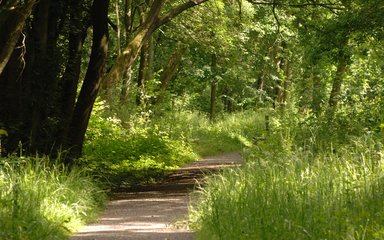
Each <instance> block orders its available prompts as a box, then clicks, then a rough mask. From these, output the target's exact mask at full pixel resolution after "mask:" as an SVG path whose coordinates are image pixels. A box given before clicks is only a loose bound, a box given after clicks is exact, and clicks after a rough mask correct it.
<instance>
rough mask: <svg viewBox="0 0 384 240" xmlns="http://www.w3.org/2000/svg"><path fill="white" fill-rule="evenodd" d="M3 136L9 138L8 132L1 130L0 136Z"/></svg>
mask: <svg viewBox="0 0 384 240" xmlns="http://www.w3.org/2000/svg"><path fill="white" fill-rule="evenodd" d="M1 135H5V136H8V132H7V131H5V130H4V129H0V136H1Z"/></svg>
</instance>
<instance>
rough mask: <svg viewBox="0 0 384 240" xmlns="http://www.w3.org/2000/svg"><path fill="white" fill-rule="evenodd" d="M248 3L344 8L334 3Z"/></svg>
mask: <svg viewBox="0 0 384 240" xmlns="http://www.w3.org/2000/svg"><path fill="white" fill-rule="evenodd" d="M247 1H248V2H249V3H252V4H255V5H272V6H275V5H279V6H287V7H293V8H304V7H323V8H328V9H332V10H344V9H345V8H344V7H343V6H342V5H340V4H336V3H298V4H286V3H276V2H275V1H272V2H265V1H254V0H247Z"/></svg>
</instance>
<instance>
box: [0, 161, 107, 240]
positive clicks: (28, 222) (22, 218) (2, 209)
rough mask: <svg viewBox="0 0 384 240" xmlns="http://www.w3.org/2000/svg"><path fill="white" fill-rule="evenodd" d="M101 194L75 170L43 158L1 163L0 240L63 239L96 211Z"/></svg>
mask: <svg viewBox="0 0 384 240" xmlns="http://www.w3.org/2000/svg"><path fill="white" fill-rule="evenodd" d="M104 199H105V195H104V193H103V192H102V191H101V190H100V188H99V187H98V186H97V185H96V184H95V183H94V181H93V180H92V179H91V178H89V177H87V176H85V174H84V173H83V172H81V171H80V170H79V169H73V170H71V171H67V170H65V169H64V168H62V167H60V166H58V165H52V164H51V163H50V162H49V160H48V159H45V158H17V157H11V158H8V159H4V158H3V159H1V165H0V239H12V240H54V239H67V238H68V235H69V234H70V233H71V232H72V231H75V230H76V229H77V228H78V227H79V226H80V225H81V224H84V222H85V221H86V220H88V219H90V218H92V216H94V214H95V213H96V212H97V210H99V209H100V207H101V206H102V204H103V202H104Z"/></svg>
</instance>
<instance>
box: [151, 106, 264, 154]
mask: <svg viewBox="0 0 384 240" xmlns="http://www.w3.org/2000/svg"><path fill="white" fill-rule="evenodd" d="M266 114H267V112H266V111H259V112H254V111H244V112H238V113H232V114H226V115H223V116H221V117H220V118H218V119H217V120H215V121H214V122H210V121H209V119H208V117H207V116H206V115H204V114H201V113H198V112H173V113H172V114H170V115H168V116H166V117H164V118H162V119H160V120H159V121H158V123H159V125H160V126H161V129H163V130H164V131H166V132H168V133H169V134H170V136H171V137H172V138H178V139H180V138H182V139H185V140H187V141H188V142H189V143H190V144H191V146H192V148H193V150H194V151H195V152H196V153H197V154H199V155H200V156H207V155H212V154H216V153H221V152H229V151H239V150H241V149H242V148H244V147H246V146H250V145H251V142H250V139H252V136H262V135H263V134H265V127H264V122H265V121H264V117H265V115H266Z"/></svg>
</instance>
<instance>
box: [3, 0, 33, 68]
mask: <svg viewBox="0 0 384 240" xmlns="http://www.w3.org/2000/svg"><path fill="white" fill-rule="evenodd" d="M36 2H37V1H36V0H26V1H24V4H23V5H22V6H13V7H14V8H9V9H6V10H5V11H2V15H3V16H0V29H1V31H0V46H2V47H1V48H0V75H1V73H2V72H3V70H4V68H5V66H6V65H7V63H8V61H9V58H10V57H11V54H12V52H13V50H14V48H15V46H16V43H17V40H18V39H19V35H20V33H21V31H22V29H23V27H24V23H25V21H26V20H27V18H28V17H29V16H30V15H31V13H32V10H33V7H34V6H35V4H36ZM5 7H7V5H5ZM2 10H3V9H2ZM3 12H5V13H3Z"/></svg>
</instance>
